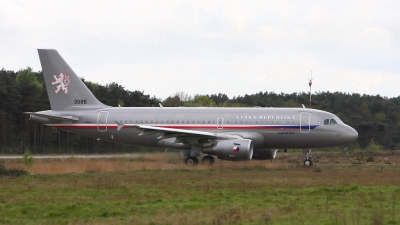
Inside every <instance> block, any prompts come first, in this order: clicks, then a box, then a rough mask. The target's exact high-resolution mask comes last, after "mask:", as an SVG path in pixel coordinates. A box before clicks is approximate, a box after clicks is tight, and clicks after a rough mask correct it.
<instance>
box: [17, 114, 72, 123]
mask: <svg viewBox="0 0 400 225" xmlns="http://www.w3.org/2000/svg"><path fill="white" fill-rule="evenodd" d="M24 113H25V114H28V115H33V116H38V117H43V118H47V119H52V120H60V121H63V122H76V121H79V119H78V118H74V117H72V116H52V115H47V114H41V113H35V112H24Z"/></svg>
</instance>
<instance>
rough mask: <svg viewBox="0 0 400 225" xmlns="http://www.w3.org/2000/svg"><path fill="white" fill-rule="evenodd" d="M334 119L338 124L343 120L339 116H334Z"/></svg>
mask: <svg viewBox="0 0 400 225" xmlns="http://www.w3.org/2000/svg"><path fill="white" fill-rule="evenodd" d="M335 121H336V123H338V124H344V123H343V121H342V120H341V119H339V117H335Z"/></svg>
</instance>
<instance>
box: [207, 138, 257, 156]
mask: <svg viewBox="0 0 400 225" xmlns="http://www.w3.org/2000/svg"><path fill="white" fill-rule="evenodd" d="M201 151H202V152H203V153H205V154H210V155H216V156H217V157H218V158H219V159H223V160H234V161H239V160H250V159H251V158H252V157H253V143H252V140H250V139H234V140H225V141H218V142H217V144H216V145H214V146H212V147H207V148H203V149H202V150H201Z"/></svg>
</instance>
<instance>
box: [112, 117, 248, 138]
mask: <svg viewBox="0 0 400 225" xmlns="http://www.w3.org/2000/svg"><path fill="white" fill-rule="evenodd" d="M115 122H116V123H117V124H118V130H121V129H122V128H123V127H130V128H133V129H139V130H141V131H142V133H140V134H139V136H145V135H152V134H160V136H159V137H158V139H166V138H172V137H175V138H179V139H180V140H185V137H187V139H186V140H187V141H188V139H189V138H191V139H193V138H194V139H203V138H207V139H212V140H214V139H238V138H242V137H240V136H237V135H228V134H224V133H212V132H205V131H195V130H186V129H174V128H166V127H154V126H141V125H137V124H121V123H118V122H117V121H115ZM188 142H190V141H188Z"/></svg>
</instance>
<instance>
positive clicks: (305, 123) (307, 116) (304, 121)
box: [300, 112, 311, 133]
mask: <svg viewBox="0 0 400 225" xmlns="http://www.w3.org/2000/svg"><path fill="white" fill-rule="evenodd" d="M310 120H311V113H308V112H302V113H300V132H301V133H308V132H310Z"/></svg>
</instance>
